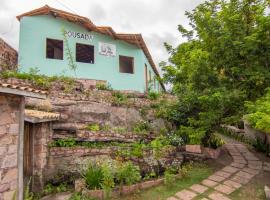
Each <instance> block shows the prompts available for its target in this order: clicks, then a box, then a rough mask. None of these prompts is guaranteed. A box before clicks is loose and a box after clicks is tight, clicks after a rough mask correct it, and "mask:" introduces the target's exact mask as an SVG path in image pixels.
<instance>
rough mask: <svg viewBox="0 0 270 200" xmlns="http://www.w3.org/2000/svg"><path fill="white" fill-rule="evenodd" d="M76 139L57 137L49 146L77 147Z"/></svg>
mask: <svg viewBox="0 0 270 200" xmlns="http://www.w3.org/2000/svg"><path fill="white" fill-rule="evenodd" d="M75 146H76V140H75V139H74V138H66V139H57V140H54V141H53V142H51V143H50V144H49V147H75Z"/></svg>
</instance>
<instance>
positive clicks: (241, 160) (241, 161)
mask: <svg viewBox="0 0 270 200" xmlns="http://www.w3.org/2000/svg"><path fill="white" fill-rule="evenodd" d="M233 162H234V163H240V164H247V161H246V160H245V159H236V160H233Z"/></svg>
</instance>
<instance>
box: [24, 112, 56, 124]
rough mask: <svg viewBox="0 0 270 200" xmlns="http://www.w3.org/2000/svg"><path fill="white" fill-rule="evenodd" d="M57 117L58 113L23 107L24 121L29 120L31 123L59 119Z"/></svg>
mask: <svg viewBox="0 0 270 200" xmlns="http://www.w3.org/2000/svg"><path fill="white" fill-rule="evenodd" d="M59 118H60V114H58V113H52V112H45V111H39V110H30V109H25V121H29V122H32V123H40V122H47V121H55V120H59Z"/></svg>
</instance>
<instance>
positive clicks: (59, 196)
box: [41, 192, 71, 200]
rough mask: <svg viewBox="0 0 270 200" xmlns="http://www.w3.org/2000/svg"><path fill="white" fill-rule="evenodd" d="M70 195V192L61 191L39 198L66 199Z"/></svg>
mask: <svg viewBox="0 0 270 200" xmlns="http://www.w3.org/2000/svg"><path fill="white" fill-rule="evenodd" d="M70 197H71V193H70V192H62V193H58V194H53V195H48V196H45V197H43V198H42V199H41V200H68V199H69V198H70Z"/></svg>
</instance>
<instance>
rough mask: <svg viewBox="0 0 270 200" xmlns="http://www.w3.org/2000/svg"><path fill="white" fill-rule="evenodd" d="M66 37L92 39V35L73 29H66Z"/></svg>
mask: <svg viewBox="0 0 270 200" xmlns="http://www.w3.org/2000/svg"><path fill="white" fill-rule="evenodd" d="M66 35H67V37H69V38H71V37H73V38H78V39H83V40H90V41H92V40H93V39H94V36H93V35H90V34H86V33H78V32H74V31H66Z"/></svg>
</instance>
